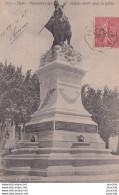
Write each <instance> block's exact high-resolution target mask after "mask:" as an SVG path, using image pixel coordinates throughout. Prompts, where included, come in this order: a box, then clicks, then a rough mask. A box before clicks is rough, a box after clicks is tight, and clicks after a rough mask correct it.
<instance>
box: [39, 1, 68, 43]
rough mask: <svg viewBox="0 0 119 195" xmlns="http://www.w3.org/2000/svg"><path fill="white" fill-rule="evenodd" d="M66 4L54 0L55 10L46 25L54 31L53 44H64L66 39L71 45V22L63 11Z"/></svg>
mask: <svg viewBox="0 0 119 195" xmlns="http://www.w3.org/2000/svg"><path fill="white" fill-rule="evenodd" d="M65 4H66V2H65V3H64V4H63V5H61V6H60V5H59V2H58V1H57V0H55V1H54V7H55V11H54V13H53V15H52V17H51V18H50V20H49V21H48V23H47V24H46V25H45V26H44V27H45V28H47V29H48V30H49V31H50V32H51V33H52V35H53V37H54V41H53V46H54V45H62V44H64V41H66V40H67V43H68V45H70V39H71V36H72V32H71V25H70V23H69V20H68V18H67V17H66V16H65V14H64V11H63V8H64V6H65ZM44 27H43V28H44ZM42 30H43V29H42ZM42 30H41V31H42ZM41 31H40V32H41Z"/></svg>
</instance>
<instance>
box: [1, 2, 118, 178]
mask: <svg viewBox="0 0 119 195" xmlns="http://www.w3.org/2000/svg"><path fill="white" fill-rule="evenodd" d="M54 6H55V11H54V14H53V16H52V17H51V18H50V20H49V21H48V23H47V24H46V25H45V27H46V28H47V29H48V30H49V31H50V32H51V33H52V35H53V37H54V41H53V45H52V47H51V49H50V50H49V51H47V53H46V54H44V55H43V56H42V58H41V64H40V67H39V69H38V71H37V76H38V77H39V80H40V101H41V102H40V107H39V108H38V110H37V111H36V112H35V113H34V114H33V116H32V119H31V121H30V122H29V123H27V124H26V129H25V137H24V140H21V141H20V142H19V143H18V144H17V146H16V148H15V149H13V150H12V154H11V155H8V156H6V157H5V158H4V163H3V167H4V173H5V174H11V175H13V174H15V175H32V176H33V175H34V176H41V177H46V176H49V177H54V176H55V177H57V176H76V175H80V176H81V175H83V176H90V175H100V174H108V175H109V177H110V171H112V172H113V173H115V174H116V173H117V170H116V169H113V170H112V168H113V167H108V166H107V164H118V163H119V158H117V157H115V158H114V157H112V155H111V154H110V152H111V151H110V150H107V149H105V143H104V142H103V141H102V139H101V138H100V136H99V135H98V132H97V130H98V129H97V128H98V127H97V124H95V123H94V122H93V121H92V119H91V115H90V114H89V113H88V112H87V111H86V110H85V109H84V107H83V105H82V100H81V81H82V79H83V77H84V76H85V74H86V70H85V69H84V68H83V67H82V66H81V55H80V54H79V53H77V52H76V51H75V50H74V49H73V47H72V46H71V45H70V39H71V36H72V33H71V25H70V23H69V20H68V18H67V17H66V16H65V15H64V12H63V8H64V6H65V4H63V5H62V6H60V5H59V2H58V1H57V0H55V1H54ZM66 40H67V43H68V44H66V43H65V41H66ZM34 134H37V141H36V142H30V138H31V136H33V135H34ZM100 165H104V166H102V167H100ZM105 165H106V166H105ZM117 166H118V165H117ZM118 168H119V167H118ZM55 179H56V178H55ZM80 179H81V178H80ZM86 179H87V178H86ZM102 179H103V177H102ZM50 181H53V180H50ZM55 181H56V180H55ZM61 181H64V179H62V180H61ZM65 181H67V180H65ZM73 181H74V180H73ZM85 181H86V180H85Z"/></svg>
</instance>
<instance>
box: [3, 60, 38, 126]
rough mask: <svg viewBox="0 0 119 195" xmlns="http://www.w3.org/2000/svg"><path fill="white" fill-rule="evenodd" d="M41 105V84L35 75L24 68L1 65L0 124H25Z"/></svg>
mask: <svg viewBox="0 0 119 195" xmlns="http://www.w3.org/2000/svg"><path fill="white" fill-rule="evenodd" d="M39 103H40V83H39V80H38V78H37V76H36V75H35V74H33V75H32V74H31V70H28V71H27V73H26V74H25V75H24V74H23V72H22V67H15V66H14V65H11V64H9V65H7V63H5V64H4V65H3V64H2V63H0V122H2V123H5V121H7V120H10V121H14V122H15V124H16V125H19V124H21V123H23V124H25V123H26V122H28V121H29V120H30V118H31V115H32V114H33V113H34V112H35V111H36V110H37V108H38V106H39Z"/></svg>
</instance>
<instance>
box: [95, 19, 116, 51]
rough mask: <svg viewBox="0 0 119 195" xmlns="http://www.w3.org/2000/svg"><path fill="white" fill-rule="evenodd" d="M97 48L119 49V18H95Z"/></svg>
mask: <svg viewBox="0 0 119 195" xmlns="http://www.w3.org/2000/svg"><path fill="white" fill-rule="evenodd" d="M94 28H95V29H94V46H95V47H114V48H118V47H119V17H95V24H94Z"/></svg>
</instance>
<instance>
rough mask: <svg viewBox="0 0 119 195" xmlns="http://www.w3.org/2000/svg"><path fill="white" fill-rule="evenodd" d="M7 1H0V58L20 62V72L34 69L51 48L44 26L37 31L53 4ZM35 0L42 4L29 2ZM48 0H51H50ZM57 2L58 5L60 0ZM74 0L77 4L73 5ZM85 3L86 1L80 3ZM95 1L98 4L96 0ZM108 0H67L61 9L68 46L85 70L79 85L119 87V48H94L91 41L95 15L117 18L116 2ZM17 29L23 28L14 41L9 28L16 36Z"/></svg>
mask: <svg viewBox="0 0 119 195" xmlns="http://www.w3.org/2000/svg"><path fill="white" fill-rule="evenodd" d="M11 2H12V5H6V4H5V1H0V9H1V10H0V35H2V36H0V61H1V62H4V61H5V60H7V62H8V63H9V62H11V63H12V64H13V65H15V66H20V65H22V68H23V71H24V72H26V70H28V69H31V70H32V72H35V71H36V70H38V68H39V66H40V58H41V56H42V54H43V53H45V52H46V51H47V50H49V49H50V48H51V45H52V42H53V37H52V35H51V33H50V32H49V31H48V30H47V29H45V28H44V29H43V31H42V32H41V33H40V34H39V31H40V30H41V29H42V27H43V26H44V25H45V24H46V23H47V22H48V20H49V18H50V17H51V15H52V13H53V11H54V7H53V5H47V2H48V1H41V0H32V1H28V0H26V1H22V2H27V3H28V4H27V3H25V5H24V3H23V5H19V1H18V4H17V1H15V0H11ZM14 2H15V4H14ZM30 2H31V3H30ZM38 2H40V4H42V5H40V4H39V5H33V3H38ZM45 2H46V4H45ZM49 2H51V3H52V0H51V1H49ZM59 2H60V4H62V2H64V1H63V0H60V1H59ZM74 2H77V4H78V5H74ZM86 2H89V4H88V5H84V3H85V4H86ZM94 2H95V1H94ZM97 2H99V3H101V1H100V0H99V1H97ZM108 2H109V1H107V0H105V1H104V0H103V3H104V5H98V6H97V5H93V0H91V1H88V0H82V1H81V0H80V1H72V0H69V1H68V2H67V4H66V6H65V8H64V12H65V15H66V16H67V17H68V18H69V21H70V24H71V28H72V39H71V45H72V46H73V48H74V50H76V51H77V52H80V54H81V59H82V60H81V63H80V66H82V67H84V68H85V69H86V70H87V73H86V75H85V77H84V79H83V80H82V84H84V83H89V84H90V85H91V86H92V87H94V88H101V89H102V88H103V87H104V86H105V85H107V86H109V87H110V88H114V87H116V86H118V87H119V48H95V47H94V44H93V43H94V39H95V34H94V31H95V27H94V20H95V17H119V12H118V6H119V2H118V1H117V0H112V2H113V4H114V5H107V4H108ZM79 3H81V4H80V5H79ZM10 25H11V27H10ZM24 25H26V26H24ZM23 26H24V27H23ZM15 28H16V29H15ZM20 28H23V29H24V31H23V32H22V33H21V34H20V36H18V38H16V39H15V40H14V34H13V31H14V30H15V33H16V35H15V36H17V31H18V30H19V29H20Z"/></svg>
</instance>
